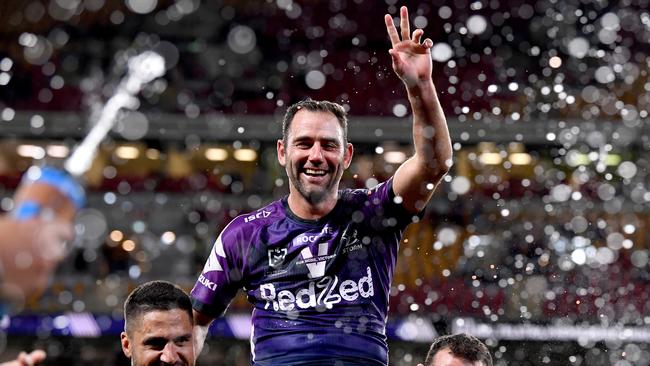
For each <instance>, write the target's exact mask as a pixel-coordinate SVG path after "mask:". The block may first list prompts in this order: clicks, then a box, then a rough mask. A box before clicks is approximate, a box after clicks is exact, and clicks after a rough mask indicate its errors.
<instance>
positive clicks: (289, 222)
mask: <svg viewBox="0 0 650 366" xmlns="http://www.w3.org/2000/svg"><path fill="white" fill-rule="evenodd" d="M394 196H395V194H394V193H393V189H392V180H389V181H387V182H384V183H382V184H380V185H378V186H377V187H375V188H373V189H372V190H366V189H358V190H343V191H340V192H339V197H340V198H339V200H338V202H337V204H336V206H335V208H334V209H333V210H332V212H330V213H329V214H328V215H327V216H325V217H323V218H321V219H320V220H317V221H310V220H303V219H300V218H299V217H297V216H296V215H294V214H293V213H292V212H291V210H290V209H289V206H288V204H287V200H286V198H285V199H283V200H279V201H275V202H273V203H271V204H270V205H268V206H266V207H264V208H262V209H259V210H257V211H256V212H253V213H250V214H246V215H242V216H238V217H237V218H235V219H234V220H233V221H231V222H230V224H228V226H226V228H225V229H223V231H222V232H221V234H220V235H219V237H218V238H217V240H216V242H215V244H214V247H213V248H212V250H211V252H210V256H209V258H208V260H207V262H206V264H205V267H204V268H203V272H202V273H201V275H200V276H199V279H198V281H197V282H196V285H195V286H194V289H193V290H192V292H191V297H192V302H193V305H194V308H195V309H196V310H197V311H199V312H201V313H203V314H206V315H210V316H213V317H217V316H220V315H222V314H223V312H224V311H225V309H226V307H227V306H228V304H229V303H230V301H231V300H232V298H233V297H234V296H235V294H236V292H237V291H238V290H239V289H240V288H243V289H244V290H245V291H246V293H247V294H248V299H249V301H250V302H251V303H253V304H254V305H255V309H254V310H253V315H252V323H253V331H252V335H251V347H252V348H251V353H252V364H253V365H325V364H327V365H335V364H336V365H386V364H387V363H388V347H387V345H386V335H385V324H386V318H387V311H388V294H389V290H390V283H391V279H392V277H393V270H394V268H395V261H396V259H397V250H398V246H399V242H400V239H401V236H402V231H403V230H404V228H405V227H406V226H407V225H408V224H409V223H411V221H412V219H413V215H412V214H410V213H408V212H407V211H406V210H405V209H404V208H403V206H401V205H399V204H396V203H395V202H394V201H395V199H394Z"/></svg>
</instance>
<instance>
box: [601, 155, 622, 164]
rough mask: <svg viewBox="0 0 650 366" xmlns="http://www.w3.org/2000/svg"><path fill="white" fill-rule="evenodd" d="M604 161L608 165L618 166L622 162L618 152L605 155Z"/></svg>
mask: <svg viewBox="0 0 650 366" xmlns="http://www.w3.org/2000/svg"><path fill="white" fill-rule="evenodd" d="M604 161H605V165H607V166H618V165H619V164H620V163H621V156H620V155H618V154H607V155H605V159H604Z"/></svg>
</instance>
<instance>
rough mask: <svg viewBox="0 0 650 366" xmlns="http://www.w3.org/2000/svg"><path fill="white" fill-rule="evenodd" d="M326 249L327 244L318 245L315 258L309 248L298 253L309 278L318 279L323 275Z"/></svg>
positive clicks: (327, 247)
mask: <svg viewBox="0 0 650 366" xmlns="http://www.w3.org/2000/svg"><path fill="white" fill-rule="evenodd" d="M328 249H329V243H320V244H318V256H317V257H316V258H314V254H313V253H312V252H311V248H309V247H304V248H302V250H301V251H300V255H301V256H302V259H303V260H304V263H305V265H306V266H307V269H308V270H309V278H319V277H323V276H324V275H325V264H326V263H327V251H328Z"/></svg>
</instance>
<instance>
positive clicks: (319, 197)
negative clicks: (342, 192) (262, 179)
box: [287, 169, 343, 205]
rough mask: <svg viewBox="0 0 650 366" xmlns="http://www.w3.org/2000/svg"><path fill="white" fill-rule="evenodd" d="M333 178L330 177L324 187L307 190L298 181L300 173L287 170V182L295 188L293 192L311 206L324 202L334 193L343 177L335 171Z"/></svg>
mask: <svg viewBox="0 0 650 366" xmlns="http://www.w3.org/2000/svg"><path fill="white" fill-rule="evenodd" d="M335 174H336V175H335V176H332V175H330V179H329V180H328V181H327V184H325V185H324V186H319V187H318V188H317V189H309V188H308V187H307V186H306V185H305V184H303V182H302V181H301V180H300V173H299V172H298V171H297V170H296V171H295V172H291V173H290V172H289V170H288V169H287V175H288V176H289V181H291V184H292V185H293V187H294V188H295V190H296V191H297V192H298V194H300V196H301V197H303V198H304V199H305V200H306V201H307V202H309V203H310V204H312V205H316V204H319V203H321V202H324V201H325V200H326V199H327V198H328V197H329V195H330V194H331V193H332V192H334V191H335V189H334V187H335V186H336V185H337V184H335V183H338V182H339V181H340V180H341V177H342V176H343V172H341V171H339V170H337V171H336V172H335Z"/></svg>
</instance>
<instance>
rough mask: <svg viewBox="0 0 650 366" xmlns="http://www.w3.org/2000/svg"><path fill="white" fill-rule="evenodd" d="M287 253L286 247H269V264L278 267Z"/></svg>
mask: <svg viewBox="0 0 650 366" xmlns="http://www.w3.org/2000/svg"><path fill="white" fill-rule="evenodd" d="M286 255H287V248H273V249H269V266H271V267H273V268H279V267H280V266H281V265H282V264H283V263H284V257H286Z"/></svg>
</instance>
